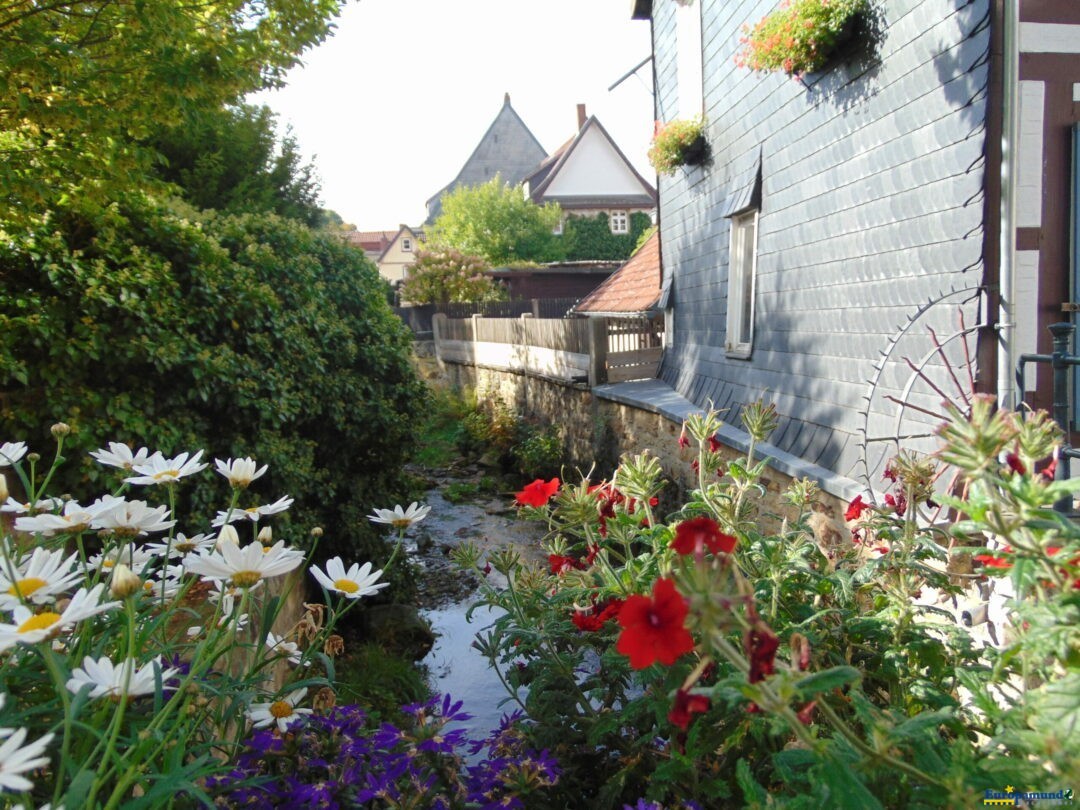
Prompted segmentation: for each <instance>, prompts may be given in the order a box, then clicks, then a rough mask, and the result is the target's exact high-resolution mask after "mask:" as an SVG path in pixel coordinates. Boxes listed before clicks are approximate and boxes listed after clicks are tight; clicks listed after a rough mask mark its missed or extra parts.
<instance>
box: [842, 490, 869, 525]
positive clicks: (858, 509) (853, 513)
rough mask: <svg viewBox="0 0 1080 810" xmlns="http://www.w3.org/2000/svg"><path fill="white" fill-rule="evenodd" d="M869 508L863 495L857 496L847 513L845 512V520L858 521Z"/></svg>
mask: <svg viewBox="0 0 1080 810" xmlns="http://www.w3.org/2000/svg"><path fill="white" fill-rule="evenodd" d="M869 508H870V504H868V503H867V502H866V501H864V500H863V499H862V495H856V496H855V500H853V501H852V502H851V503H849V504H848V508H847V511H846V512H844V520H858V519H859V518H860V517H862V513H863V511H864V510H866V509H869Z"/></svg>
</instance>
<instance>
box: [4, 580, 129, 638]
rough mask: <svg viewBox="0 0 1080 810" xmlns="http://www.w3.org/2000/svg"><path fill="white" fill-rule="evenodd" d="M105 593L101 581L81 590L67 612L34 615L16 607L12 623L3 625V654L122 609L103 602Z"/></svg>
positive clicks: (69, 604) (24, 608)
mask: <svg viewBox="0 0 1080 810" xmlns="http://www.w3.org/2000/svg"><path fill="white" fill-rule="evenodd" d="M104 590H105V583H103V582H99V583H98V584H97V585H95V586H94V587H93V588H91V589H90V590H89V591H88V590H86V589H85V588H79V590H78V591H76V592H75V595H74V596H72V597H71V601H70V602H69V603H68V606H67V607H66V608H64V612H63V613H55V612H53V611H43V612H41V613H37V614H34V613H31V612H30V610H29V609H28V608H27V607H25V606H24V605H18V606H16V607H15V609H14V611H13V612H12V624H0V652H3V651H4V650H6V649H8V648H9V647H13V646H14V645H15V644H18V643H22V644H36V643H37V642H39V641H42V640H43V639H46V638H48V637H49V636H51V635H52V634H53V633H55V632H58V631H60V630H64V629H65V628H68V627H70V626H71V625H73V624H76V623H77V622H80V621H82V620H83V619H87V618H89V617H91V616H96V615H97V614H98V613H104V612H105V611H106V610H112V609H113V608H115V607H118V606H119V605H120V603H119V602H102V601H101V593H102V591H104Z"/></svg>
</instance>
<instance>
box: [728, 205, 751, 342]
mask: <svg viewBox="0 0 1080 810" xmlns="http://www.w3.org/2000/svg"><path fill="white" fill-rule="evenodd" d="M757 221H758V212H757V210H756V209H752V210H750V211H747V212H745V213H742V214H737V215H735V216H733V217H731V249H730V251H729V252H728V304H727V339H726V341H725V343H726V349H727V353H728V354H729V355H731V356H734V357H749V356H750V349H751V347H752V346H753V343H754V275H755V272H756V269H757Z"/></svg>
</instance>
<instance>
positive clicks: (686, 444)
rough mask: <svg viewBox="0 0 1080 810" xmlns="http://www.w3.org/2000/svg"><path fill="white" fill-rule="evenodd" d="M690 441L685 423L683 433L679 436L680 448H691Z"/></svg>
mask: <svg viewBox="0 0 1080 810" xmlns="http://www.w3.org/2000/svg"><path fill="white" fill-rule="evenodd" d="M689 446H690V440H689V439H688V438H686V423H685V422H683V426H682V432H681V433H680V434H679V447H689Z"/></svg>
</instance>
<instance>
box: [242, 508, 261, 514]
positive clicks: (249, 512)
mask: <svg viewBox="0 0 1080 810" xmlns="http://www.w3.org/2000/svg"><path fill="white" fill-rule="evenodd" d="M244 511H245V512H247V513H248V514H249V515H257V514H259V507H257V506H249V507H248V508H247V509H245V510H244Z"/></svg>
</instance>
